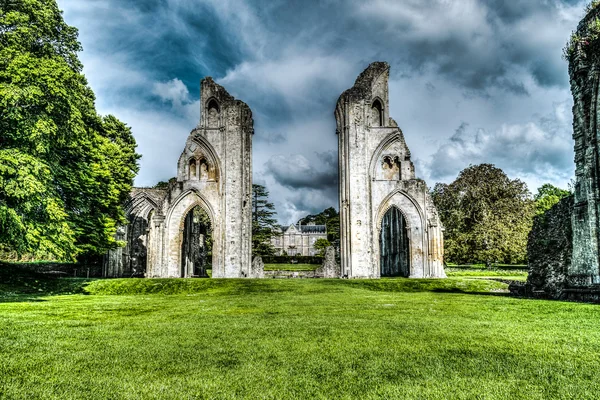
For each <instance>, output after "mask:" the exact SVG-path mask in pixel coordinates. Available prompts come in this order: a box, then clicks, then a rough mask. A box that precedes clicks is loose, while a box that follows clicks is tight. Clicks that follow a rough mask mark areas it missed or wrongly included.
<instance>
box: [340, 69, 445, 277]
mask: <svg viewBox="0 0 600 400" xmlns="http://www.w3.org/2000/svg"><path fill="white" fill-rule="evenodd" d="M388 77H389V65H388V64H387V63H385V62H375V63H372V64H371V65H369V67H368V68H367V69H366V70H364V71H363V72H362V73H361V74H360V75H359V76H358V78H357V79H356V82H355V83H354V86H353V87H352V88H351V89H348V90H346V91H345V92H344V93H342V95H341V96H340V98H339V100H338V102H337V107H336V110H335V118H336V122H337V134H338V149H339V174H340V179H339V181H340V187H339V194H340V234H341V243H340V257H341V264H342V275H345V276H348V277H350V278H378V277H381V276H405V277H413V278H424V277H445V273H444V268H443V234H442V225H441V223H440V221H439V218H438V214H437V211H436V209H435V207H434V205H433V202H432V201H431V199H430V197H429V193H428V188H427V185H426V184H425V182H424V181H423V180H420V179H416V178H415V172H414V166H413V163H412V161H411V158H410V151H409V149H408V147H407V145H406V142H405V141H404V135H403V133H402V131H401V130H400V129H399V128H398V125H397V124H396V122H395V121H394V120H393V119H392V118H390V116H389V99H388Z"/></svg>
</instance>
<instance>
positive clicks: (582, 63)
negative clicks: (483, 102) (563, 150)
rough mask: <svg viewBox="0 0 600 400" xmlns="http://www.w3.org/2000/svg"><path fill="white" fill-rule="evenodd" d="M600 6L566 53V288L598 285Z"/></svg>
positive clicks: (579, 30)
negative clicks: (569, 247)
mask: <svg viewBox="0 0 600 400" xmlns="http://www.w3.org/2000/svg"><path fill="white" fill-rule="evenodd" d="M598 18H600V7H595V8H594V9H592V10H590V11H589V12H588V14H587V15H586V16H585V17H584V19H583V20H582V21H581V22H580V23H579V26H578V27H577V31H576V32H575V33H574V35H573V37H572V39H571V42H570V43H569V45H568V47H567V49H566V55H567V58H568V59H569V77H570V81H571V92H572V94H573V101H574V106H573V139H575V164H576V167H575V199H574V209H573V213H572V217H571V220H572V227H573V255H572V260H571V264H570V265H569V266H568V270H567V281H568V285H569V286H583V285H590V284H600V261H599V254H600V252H599V248H598V245H599V239H600V219H599V207H600V204H599V200H600V187H599V180H600V157H599V142H598V135H599V134H600V128H599V125H598V124H599V122H600V121H599V117H600V113H599V110H598V107H599V106H600V103H599V100H600V98H599V95H600V92H599V90H598V85H599V84H600V79H599V78H600V38H599V35H600V24H598V22H597V21H598Z"/></svg>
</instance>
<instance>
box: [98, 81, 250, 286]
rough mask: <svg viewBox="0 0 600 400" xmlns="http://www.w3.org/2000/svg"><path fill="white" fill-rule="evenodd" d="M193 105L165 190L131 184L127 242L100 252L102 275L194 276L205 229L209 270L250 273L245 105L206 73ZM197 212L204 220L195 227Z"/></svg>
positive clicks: (229, 275)
mask: <svg viewBox="0 0 600 400" xmlns="http://www.w3.org/2000/svg"><path fill="white" fill-rule="evenodd" d="M200 104H201V117H200V123H199V125H198V126H197V127H196V128H195V129H193V130H192V132H191V133H190V135H189V136H188V138H187V140H186V142H185V147H184V149H183V152H182V153H181V156H180V157H179V161H178V163H177V177H176V178H175V179H171V181H170V182H169V185H168V187H167V188H165V189H156V188H134V190H133V191H132V193H131V196H130V201H129V202H128V203H127V204H126V215H127V217H128V219H129V221H130V223H129V224H128V225H127V226H125V227H123V229H122V231H121V232H120V235H121V237H122V238H123V240H125V241H126V243H127V246H126V247H125V248H120V249H116V250H113V251H111V252H110V253H109V254H108V256H107V257H106V258H105V266H104V275H105V276H131V275H138V276H147V277H191V276H198V268H196V267H195V265H194V264H199V263H202V264H205V263H206V258H207V251H203V249H205V245H206V237H207V236H208V233H209V232H208V231H210V234H211V238H212V241H211V245H212V262H211V263H209V264H210V265H211V267H212V276H213V277H216V278H240V277H249V276H251V268H250V266H251V253H252V206H251V195H252V135H253V133H254V128H253V120H252V112H251V111H250V108H249V107H248V106H247V105H246V104H245V103H244V102H242V101H240V100H236V99H234V98H233V97H232V96H231V95H230V94H229V93H227V91H226V90H225V89H224V88H223V87H222V86H220V85H218V84H216V83H215V82H214V81H213V80H212V79H211V78H210V77H208V78H205V79H203V80H202V83H201V95H200ZM200 214H201V215H205V216H206V218H207V219H208V221H207V222H206V223H205V224H204V225H206V226H203V228H202V230H201V231H199V230H198V229H197V228H198V227H199V226H200V225H201V223H200V222H199V221H197V220H196V219H197V218H198V215H200ZM207 226H210V228H207ZM200 276H203V275H202V274H200Z"/></svg>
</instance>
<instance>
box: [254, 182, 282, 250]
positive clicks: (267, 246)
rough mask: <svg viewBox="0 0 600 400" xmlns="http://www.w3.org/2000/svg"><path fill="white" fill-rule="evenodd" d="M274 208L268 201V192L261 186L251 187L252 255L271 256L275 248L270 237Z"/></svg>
mask: <svg viewBox="0 0 600 400" xmlns="http://www.w3.org/2000/svg"><path fill="white" fill-rule="evenodd" d="M276 214H277V213H276V212H275V206H274V205H273V203H271V202H270V201H269V191H268V190H267V188H266V187H264V186H262V185H257V184H253V185H252V255H253V256H255V255H259V256H272V255H274V254H275V248H274V247H273V245H272V244H271V237H273V235H275V229H276V228H277V227H278V226H277V220H276V219H275V215H276Z"/></svg>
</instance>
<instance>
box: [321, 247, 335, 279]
mask: <svg viewBox="0 0 600 400" xmlns="http://www.w3.org/2000/svg"><path fill="white" fill-rule="evenodd" d="M315 276H316V277H319V278H341V270H340V266H339V264H338V263H337V262H336V261H335V249H334V248H333V246H329V247H327V248H326V249H325V256H324V257H323V263H322V264H321V266H320V267H319V268H317V270H316V271H315Z"/></svg>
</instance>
